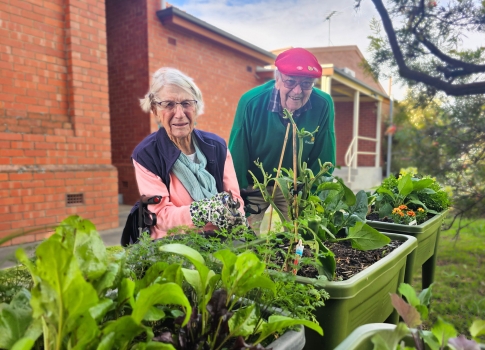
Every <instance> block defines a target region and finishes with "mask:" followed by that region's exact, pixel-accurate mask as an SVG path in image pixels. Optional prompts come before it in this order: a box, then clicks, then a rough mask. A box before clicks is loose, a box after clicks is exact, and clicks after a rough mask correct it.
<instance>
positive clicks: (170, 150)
mask: <svg viewBox="0 0 485 350" xmlns="http://www.w3.org/2000/svg"><path fill="white" fill-rule="evenodd" d="M140 105H141V107H142V109H143V110H144V111H145V112H152V113H153V115H154V116H155V118H156V120H157V122H158V124H159V126H160V129H159V130H158V131H157V132H155V133H153V134H151V135H149V136H148V137H147V138H145V139H144V140H143V141H142V142H141V143H140V144H139V145H138V146H137V147H136V148H135V150H134V151H133V155H132V160H133V164H134V166H135V174H136V181H137V183H138V189H139V191H140V194H141V195H147V196H148V195H161V196H162V200H161V202H160V203H158V204H153V205H149V206H148V209H149V210H150V211H151V212H153V213H155V214H156V216H157V224H156V226H154V227H151V237H152V238H154V239H156V238H161V237H164V236H165V235H166V234H167V230H169V229H171V228H174V227H177V226H181V225H184V226H188V227H192V228H194V227H196V228H199V229H201V230H203V231H211V230H215V229H230V228H232V227H234V226H237V225H241V224H246V219H245V215H244V211H243V209H242V205H241V206H240V208H239V209H238V210H236V209H234V208H231V207H230V206H229V205H228V201H230V200H231V197H232V199H233V200H235V201H238V202H239V203H242V199H241V196H240V194H239V185H238V182H237V178H236V173H235V171H234V164H233V161H232V158H231V154H230V153H229V150H228V149H227V145H226V142H225V141H224V140H223V139H222V138H221V137H219V136H217V135H215V134H212V133H209V132H206V131H201V130H197V129H195V128H194V127H195V121H196V119H197V117H198V116H199V115H200V114H202V112H203V109H204V102H203V100H202V93H201V92H200V90H199V88H198V87H197V85H195V83H194V82H193V80H192V79H191V78H189V77H188V76H186V75H185V74H183V73H182V72H180V71H178V70H176V69H173V68H161V69H159V70H158V71H157V72H155V74H154V75H153V77H152V83H151V86H150V90H149V91H148V93H147V94H146V95H145V98H143V99H142V100H140Z"/></svg>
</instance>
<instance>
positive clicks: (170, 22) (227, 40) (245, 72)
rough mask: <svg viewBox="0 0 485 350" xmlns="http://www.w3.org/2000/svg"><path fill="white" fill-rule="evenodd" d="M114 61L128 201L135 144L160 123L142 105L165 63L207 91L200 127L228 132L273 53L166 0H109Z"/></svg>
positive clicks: (112, 84)
mask: <svg viewBox="0 0 485 350" xmlns="http://www.w3.org/2000/svg"><path fill="white" fill-rule="evenodd" d="M106 28H107V35H108V67H109V91H110V111H111V135H112V136H111V140H112V154H113V165H114V166H116V168H117V169H118V174H119V193H121V194H122V195H123V200H124V202H125V203H129V204H132V203H134V202H135V201H136V200H137V198H138V196H139V194H138V189H137V186H136V180H135V174H134V171H133V165H132V163H131V159H130V156H131V153H132V151H133V149H134V148H135V146H136V145H137V144H138V143H139V142H140V141H141V140H142V139H143V138H144V137H145V136H146V135H148V134H150V133H152V132H154V131H156V130H157V129H158V126H157V125H156V123H155V120H154V118H153V117H152V116H150V115H149V114H147V113H144V112H143V111H142V110H141V108H140V105H139V98H142V97H143V96H144V95H145V94H146V92H147V90H148V85H149V83H150V77H151V75H152V74H153V72H155V71H156V70H157V69H158V68H160V67H164V66H168V67H173V68H177V69H180V70H181V71H182V72H184V73H186V74H187V75H189V76H190V77H192V78H194V80H195V82H196V84H197V85H198V86H199V88H200V89H201V91H202V94H203V97H204V102H205V105H206V107H205V113H204V114H203V115H202V116H200V117H199V119H198V120H197V128H200V129H202V130H208V131H211V132H214V133H216V134H218V135H220V136H222V137H224V138H225V139H226V140H227V139H228V138H229V133H230V130H231V126H232V120H233V118H234V112H235V110H236V105H237V102H238V100H239V97H240V96H241V95H242V94H243V93H244V92H245V91H247V90H249V89H250V88H252V87H254V86H257V85H259V84H260V83H261V82H262V81H261V80H260V79H258V77H257V76H256V74H255V72H256V67H257V66H264V65H267V64H271V63H273V62H274V57H275V56H274V55H273V54H272V53H270V52H268V51H264V50H262V49H260V48H258V47H256V46H254V45H251V44H249V43H247V42H244V41H242V40H240V39H239V38H236V37H234V36H232V35H230V34H228V33H226V32H223V31H221V30H219V29H218V28H216V27H213V26H211V25H210V24H208V23H206V22H203V21H201V20H199V19H197V18H195V17H193V16H190V15H188V14H186V13H185V12H183V11H180V10H179V9H177V8H173V7H169V8H167V9H164V10H160V1H153V0H137V1H133V0H107V1H106Z"/></svg>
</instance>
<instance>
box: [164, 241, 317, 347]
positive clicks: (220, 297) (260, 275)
mask: <svg viewBox="0 0 485 350" xmlns="http://www.w3.org/2000/svg"><path fill="white" fill-rule="evenodd" d="M159 249H160V250H161V251H163V252H168V253H173V254H178V255H182V256H183V257H184V258H186V259H188V260H189V261H190V262H191V264H192V265H193V267H194V268H193V269H187V268H183V269H182V273H183V275H184V278H185V280H186V281H187V282H188V283H189V284H190V286H191V287H192V292H193V295H194V310H197V314H196V315H195V314H193V315H192V316H191V321H190V322H189V323H188V324H187V325H186V326H185V327H182V330H183V331H180V330H176V333H178V337H175V336H174V333H173V332H172V333H170V332H166V333H164V334H163V338H165V339H172V340H173V342H174V343H175V344H176V345H178V347H180V348H183V349H192V348H194V349H195V348H198V347H199V346H204V348H207V349H221V348H222V347H223V346H225V344H226V343H227V342H228V341H229V340H231V339H233V338H236V344H237V348H240V347H244V346H247V345H244V344H246V342H245V340H244V338H246V337H251V336H255V337H256V340H254V342H253V344H252V346H255V345H257V344H259V343H260V342H261V341H263V340H264V339H266V338H267V337H268V336H270V335H271V334H274V333H275V332H281V331H282V330H284V329H285V328H288V327H291V326H294V325H300V324H302V325H305V326H306V327H309V328H310V329H313V330H315V331H317V332H318V333H320V334H321V335H322V334H323V331H322V329H321V328H320V327H319V326H318V325H317V324H316V323H314V322H311V321H308V320H302V319H292V318H291V317H287V316H283V315H271V316H269V318H268V320H267V321H264V320H263V317H262V311H264V309H262V307H261V305H260V304H259V303H257V302H256V303H249V304H248V305H246V306H243V307H241V298H244V297H245V296H246V295H247V294H248V293H249V292H250V291H251V290H254V289H260V288H263V289H266V290H269V291H271V292H272V293H273V294H275V293H276V285H275V283H274V282H273V281H272V280H271V279H270V278H269V277H267V276H265V275H264V272H265V264H264V263H263V262H261V261H260V260H259V259H258V258H257V256H256V255H255V254H254V253H252V252H250V251H245V252H243V253H241V254H239V255H236V254H235V253H233V252H231V251H230V250H228V249H226V250H221V251H218V252H216V253H214V257H215V258H216V259H217V260H219V261H221V262H222V265H223V267H222V271H221V273H220V274H216V273H215V272H214V271H213V270H209V269H208V268H207V266H206V265H205V260H204V258H203V257H202V255H200V254H199V253H198V252H197V251H195V250H194V249H192V248H190V247H187V246H185V245H181V244H177V243H175V244H168V245H164V246H161V247H160V248H159Z"/></svg>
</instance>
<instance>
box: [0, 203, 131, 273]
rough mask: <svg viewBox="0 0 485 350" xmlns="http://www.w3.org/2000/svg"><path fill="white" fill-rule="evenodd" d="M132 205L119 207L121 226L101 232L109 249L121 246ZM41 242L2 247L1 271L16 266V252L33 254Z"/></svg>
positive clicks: (0, 255) (0, 249) (0, 256)
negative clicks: (122, 233)
mask: <svg viewBox="0 0 485 350" xmlns="http://www.w3.org/2000/svg"><path fill="white" fill-rule="evenodd" d="M131 207H132V206H131V205H120V206H119V213H118V224H119V226H118V227H116V228H112V229H109V230H104V231H100V232H99V234H100V235H101V238H102V239H103V242H104V244H105V245H106V246H107V247H110V246H113V245H119V244H120V239H121V231H122V230H123V227H125V222H126V217H127V216H128V214H129V213H130V210H131ZM39 243H40V242H34V243H26V244H18V245H14V246H8V247H1V248H0V269H3V268H6V267H10V266H13V265H14V264H15V251H16V250H17V249H18V248H20V247H22V248H24V249H25V250H26V251H27V252H30V253H33V251H34V249H35V247H36V246H37V245H38V244H39Z"/></svg>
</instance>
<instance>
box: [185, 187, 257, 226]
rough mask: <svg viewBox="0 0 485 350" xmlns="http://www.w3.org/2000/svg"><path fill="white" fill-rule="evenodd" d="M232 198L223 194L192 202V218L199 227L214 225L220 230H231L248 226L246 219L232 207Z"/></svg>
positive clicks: (225, 193) (227, 194)
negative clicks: (208, 224) (240, 226)
mask: <svg viewBox="0 0 485 350" xmlns="http://www.w3.org/2000/svg"><path fill="white" fill-rule="evenodd" d="M231 201H232V196H231V195H230V194H229V193H227V192H221V193H218V194H216V195H215V196H214V197H212V198H209V199H202V200H200V201H196V202H192V204H191V205H190V216H191V218H192V222H193V223H194V225H195V226H197V227H200V228H202V227H204V226H205V225H207V223H209V222H210V223H212V224H214V225H215V226H217V227H219V228H220V229H229V228H232V227H235V226H239V225H246V226H248V222H247V220H246V218H245V217H244V216H243V215H242V214H241V213H240V212H239V211H237V209H234V208H232V207H231V205H230V203H231Z"/></svg>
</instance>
